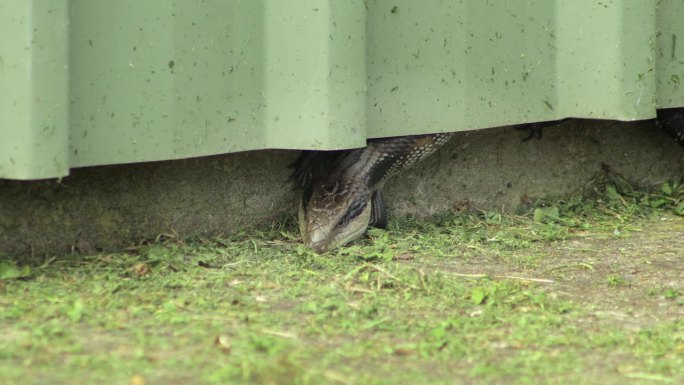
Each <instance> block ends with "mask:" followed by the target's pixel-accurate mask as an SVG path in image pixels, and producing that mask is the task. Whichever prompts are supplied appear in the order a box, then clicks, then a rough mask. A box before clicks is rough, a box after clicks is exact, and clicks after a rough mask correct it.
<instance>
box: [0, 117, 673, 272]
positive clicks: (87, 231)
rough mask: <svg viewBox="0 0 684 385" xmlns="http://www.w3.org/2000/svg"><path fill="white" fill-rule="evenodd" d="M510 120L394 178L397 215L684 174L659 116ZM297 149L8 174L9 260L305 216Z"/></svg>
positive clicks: (455, 142)
mask: <svg viewBox="0 0 684 385" xmlns="http://www.w3.org/2000/svg"><path fill="white" fill-rule="evenodd" d="M524 136H525V133H522V132H519V131H516V130H513V129H512V128H510V127H502V128H495V129H488V130H479V131H472V132H463V133H459V134H457V135H456V136H455V137H454V138H453V139H452V140H451V142H450V143H449V144H447V145H446V146H445V147H444V148H442V149H441V150H440V151H439V152H438V153H437V154H435V155H433V156H432V157H431V158H429V159H427V160H426V161H424V162H423V163H421V164H420V165H419V166H418V167H416V168H415V169H413V170H411V171H409V172H407V173H405V174H403V175H400V176H399V177H397V178H395V179H394V180H392V181H390V182H389V183H388V185H387V190H386V197H387V200H388V205H389V208H390V210H391V213H392V215H394V216H403V215H416V216H425V215H432V214H435V213H439V212H444V211H446V210H450V209H453V208H455V207H460V206H461V205H462V204H463V202H466V201H468V202H470V204H471V205H474V206H475V207H479V208H483V209H492V210H511V209H514V208H516V207H517V206H518V205H519V204H520V202H521V197H525V196H527V197H532V198H538V197H544V196H548V195H559V194H567V193H570V192H574V191H577V190H579V189H582V188H583V187H584V186H586V185H587V183H589V182H590V181H591V180H592V178H594V177H595V176H596V175H597V174H599V173H600V172H601V167H602V164H608V165H610V166H611V167H612V168H613V169H614V170H616V171H618V172H619V173H621V174H622V175H624V176H625V177H627V178H629V179H631V180H634V181H636V182H640V183H644V184H656V183H660V182H662V181H665V180H671V179H677V180H678V179H681V178H682V177H684V148H681V147H680V146H678V145H677V144H675V143H674V142H673V141H672V140H671V139H670V138H669V137H667V136H666V135H665V134H663V133H662V132H660V131H659V130H657V129H656V128H655V126H654V124H653V123H652V122H637V123H619V122H602V121H569V122H567V123H564V124H561V125H559V126H556V127H551V128H546V129H544V133H543V137H542V138H541V139H539V140H537V139H532V140H529V141H526V142H523V141H522V138H523V137H524ZM296 157H297V152H295V151H256V152H247V153H238V154H229V155H222V156H214V157H207V158H198V159H188V160H179V161H168V162H155V163H145V164H133V165H117V166H105V167H92V168H83V169H76V170H72V175H71V176H69V177H67V178H64V179H62V180H61V181H56V180H50V181H36V182H19V181H8V180H4V181H0V258H10V259H31V257H33V258H43V257H44V256H45V255H54V254H64V253H69V252H72V251H80V252H85V253H92V252H97V251H111V250H118V249H121V248H123V247H126V246H129V245H131V244H134V243H137V242H140V241H141V240H145V239H154V238H156V237H157V236H159V235H160V234H171V235H173V236H178V237H188V236H211V235H217V234H230V233H235V232H237V231H240V230H242V229H245V228H249V227H254V226H268V225H269V224H271V223H273V222H274V221H276V220H282V219H283V218H286V217H288V216H292V215H294V214H295V204H294V203H295V201H296V193H295V192H294V191H292V190H291V188H290V185H289V184H288V182H287V177H288V174H289V172H290V170H289V169H288V168H287V165H288V164H290V163H291V162H292V161H293V160H294V159H295V158H296Z"/></svg>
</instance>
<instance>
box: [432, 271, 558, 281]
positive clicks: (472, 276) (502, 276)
mask: <svg viewBox="0 0 684 385" xmlns="http://www.w3.org/2000/svg"><path fill="white" fill-rule="evenodd" d="M442 274H444V275H451V276H454V277H465V278H497V279H514V280H519V281H530V282H539V283H555V282H556V281H554V280H552V279H546V278H532V277H518V276H513V275H489V274H464V273H445V272H442Z"/></svg>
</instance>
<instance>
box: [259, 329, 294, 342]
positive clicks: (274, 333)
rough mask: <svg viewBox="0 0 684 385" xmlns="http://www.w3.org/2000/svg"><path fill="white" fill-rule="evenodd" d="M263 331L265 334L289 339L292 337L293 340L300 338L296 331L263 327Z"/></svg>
mask: <svg viewBox="0 0 684 385" xmlns="http://www.w3.org/2000/svg"><path fill="white" fill-rule="evenodd" d="M261 332H262V333H264V334H268V335H272V336H276V337H282V338H287V339H291V340H294V339H297V338H298V337H297V335H296V334H294V333H289V332H280V331H277V330H270V329H263V330H262V331H261Z"/></svg>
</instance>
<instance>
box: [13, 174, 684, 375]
mask: <svg viewBox="0 0 684 385" xmlns="http://www.w3.org/2000/svg"><path fill="white" fill-rule="evenodd" d="M606 175H607V176H606V179H605V180H602V181H598V182H597V183H595V184H593V185H592V186H590V189H591V190H592V194H590V195H591V197H590V198H586V197H565V198H563V199H553V200H544V201H539V202H528V204H527V205H526V206H524V207H522V208H521V210H520V211H519V212H518V213H517V214H511V215H508V214H501V213H496V212H487V211H473V212H463V213H458V214H446V215H442V216H439V217H434V218H431V219H430V220H417V219H410V218H408V219H403V220H399V221H395V222H393V223H391V225H390V228H389V230H388V231H379V230H374V231H371V232H370V233H369V236H368V237H367V238H366V239H365V240H361V241H359V242H356V243H355V244H353V245H352V246H351V247H347V248H342V249H339V250H336V251H335V252H332V253H329V254H326V255H323V256H321V255H316V254H314V253H312V252H310V251H309V250H307V249H306V248H305V247H303V246H302V245H301V244H299V243H298V240H297V238H298V237H297V235H296V230H295V229H294V228H293V227H291V226H290V225H278V226H274V227H273V228H272V229H269V230H266V231H253V232H249V233H245V234H239V235H236V236H234V237H232V238H230V239H211V240H201V239H196V240H193V241H182V240H179V239H178V238H177V237H164V239H166V240H163V239H161V238H160V240H158V241H157V242H152V243H149V244H145V245H140V246H136V247H133V248H131V249H130V250H129V251H128V252H126V253H119V254H102V255H92V256H71V257H61V258H52V259H48V260H46V262H45V263H44V264H43V265H42V266H32V267H24V266H17V265H16V263H14V262H12V261H4V262H0V328H1V329H2V330H3V333H2V335H1V336H0V374H1V375H0V377H1V378H2V383H3V384H44V383H50V384H89V383H118V384H127V383H128V384H175V383H178V384H180V383H182V384H226V383H246V384H325V383H330V384H399V383H412V384H413V383H420V384H455V383H456V384H458V383H488V384H529V383H538V384H541V383H553V384H577V383H582V384H623V383H673V384H675V383H683V382H684V322H682V315H683V313H682V312H683V310H682V309H684V296H682V292H683V291H684V283H683V282H682V276H683V270H682V269H683V268H682V264H683V263H684V261H683V260H682V250H684V239H683V238H684V237H682V234H683V233H684V218H683V217H679V216H677V215H674V214H682V210H681V206H682V196H683V195H684V194H682V192H683V189H682V186H681V185H679V184H675V183H667V184H665V185H663V186H661V187H659V188H658V189H655V190H649V191H643V190H639V189H637V188H635V187H633V186H632V185H631V184H629V183H626V182H625V181H624V180H623V179H621V178H618V177H616V176H615V175H614V174H610V173H608V174H606ZM616 178H617V179H616ZM613 179H615V180H613Z"/></svg>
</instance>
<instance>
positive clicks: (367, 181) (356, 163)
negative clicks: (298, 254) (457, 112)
mask: <svg viewBox="0 0 684 385" xmlns="http://www.w3.org/2000/svg"><path fill="white" fill-rule="evenodd" d="M450 137H451V134H428V135H412V136H402V137H396V138H387V139H372V140H369V141H368V145H367V146H366V147H364V148H360V149H354V150H348V151H334V152H322V151H321V152H304V153H303V154H302V156H301V157H300V159H299V160H298V161H297V163H296V164H295V167H296V169H295V171H294V172H293V174H292V179H293V180H295V182H296V183H297V184H298V185H299V186H300V187H302V188H303V189H304V193H303V195H302V199H301V202H300V209H299V227H300V231H301V234H302V239H303V241H304V244H305V245H307V246H308V247H310V248H312V249H313V250H315V251H316V252H319V253H323V252H326V251H328V250H331V249H333V248H336V247H339V246H343V245H345V244H347V243H349V242H351V241H353V240H355V239H357V238H359V237H361V236H362V235H363V234H364V233H365V231H366V229H367V228H368V226H369V225H372V226H377V227H384V226H385V225H386V222H387V214H386V212H385V208H384V203H383V199H382V187H383V186H384V184H385V182H386V181H387V179H389V178H390V177H392V176H393V175H396V174H397V173H399V172H401V171H403V170H406V169H408V168H410V167H411V166H413V165H414V164H416V163H418V162H419V161H420V160H422V159H424V158H426V157H427V156H429V155H430V154H432V153H433V152H434V151H435V150H437V148H439V147H441V146H442V145H443V144H444V143H445V142H446V141H447V140H448V139H449V138H450Z"/></svg>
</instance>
